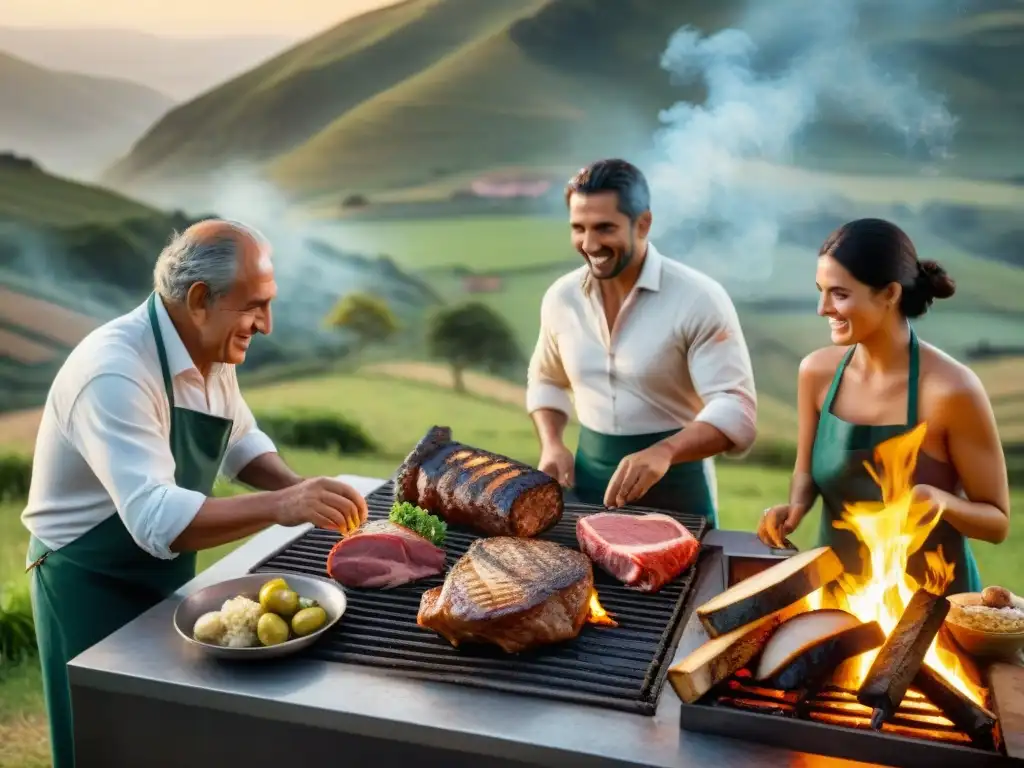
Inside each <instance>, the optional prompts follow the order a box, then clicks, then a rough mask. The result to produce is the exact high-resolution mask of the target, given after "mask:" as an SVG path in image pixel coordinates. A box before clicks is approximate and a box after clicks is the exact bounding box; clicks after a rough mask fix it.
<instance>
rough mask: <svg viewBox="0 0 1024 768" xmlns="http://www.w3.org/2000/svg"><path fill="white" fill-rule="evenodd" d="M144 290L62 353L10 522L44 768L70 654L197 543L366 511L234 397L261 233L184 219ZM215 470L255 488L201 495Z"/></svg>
mask: <svg viewBox="0 0 1024 768" xmlns="http://www.w3.org/2000/svg"><path fill="white" fill-rule="evenodd" d="M154 283H155V291H154V293H153V294H152V295H150V297H149V299H148V300H147V301H146V302H145V303H144V304H142V305H141V306H139V307H137V308H136V309H135V310H133V311H132V312H130V313H129V314H127V315H124V316H122V317H119V318H117V319H115V320H112V321H110V322H109V323H106V324H105V325H103V326H101V327H100V328H98V329H96V330H95V331H93V332H92V333H90V334H89V335H88V336H87V337H86V338H85V339H83V340H82V342H81V343H80V344H79V345H78V346H77V347H76V348H75V349H74V350H73V351H72V352H71V354H70V355H69V356H68V359H67V361H66V362H65V363H64V365H63V366H62V367H61V369H60V371H59V372H58V373H57V376H56V378H55V379H54V382H53V385H52V386H51V388H50V393H49V396H48V397H47V400H46V406H45V409H44V411H43V418H42V423H41V424H40V427H39V434H38V436H37V438H36V450H35V459H34V462H33V467H32V485H31V489H30V491H29V499H28V506H27V508H26V509H25V512H24V514H23V515H22V521H23V522H24V524H25V527H26V528H28V530H29V532H30V533H31V539H30V544H29V554H28V560H29V570H30V572H31V578H32V582H31V587H32V602H33V609H34V612H35V619H36V634H37V637H38V640H39V651H40V656H41V661H42V668H43V684H44V692H45V694H46V703H47V709H48V712H49V717H50V736H51V742H52V748H53V765H54V768H69V766H73V765H74V759H75V756H74V737H73V734H74V731H73V726H72V722H73V721H72V712H71V700H70V693H69V688H68V680H67V662H68V661H69V660H70V659H71V658H73V657H74V656H77V655H78V654H79V653H81V652H82V651H84V650H86V649H87V648H88V647H90V646H92V645H94V644H95V643H97V642H99V641H100V640H102V639H103V638H104V637H106V636H107V635H108V634H110V633H111V632H113V631H114V630H116V629H118V628H119V627H121V626H123V625H124V624H126V623H128V622H129V621H131V620H132V619H134V618H135V617H136V616H138V615H139V614H141V613H142V612H144V611H145V610H147V609H148V608H150V607H151V606H153V605H155V604H156V603H157V602H159V601H160V600H162V599H164V598H166V597H168V596H169V595H171V594H172V593H173V592H174V591H175V590H177V589H178V588H179V587H181V586H182V585H183V584H185V582H187V581H189V580H190V579H191V578H192V577H193V576H194V575H195V569H196V552H197V551H198V550H201V549H208V548H211V547H216V546H219V545H221V544H227V543H229V542H232V541H236V540H238V539H241V538H244V537H246V536H249V535H250V534H253V533H256V532H257V531H260V530H262V529H264V528H266V527H268V526H270V525H272V524H275V523H276V524H280V525H288V526H292V525H298V524H300V523H307V522H308V523H313V524H315V525H317V526H320V527H323V528H331V529H335V530H341V531H348V530H352V529H354V528H355V527H357V526H358V525H360V524H361V523H362V522H363V521H364V520H365V519H366V513H367V510H366V502H365V501H364V499H363V498H362V497H361V496H360V494H359V493H358V492H357V491H356V490H355V489H354V488H352V487H350V486H348V485H346V484H344V483H341V482H338V481H337V480H333V479H331V478H324V477H319V478H312V479H305V480H304V479H303V478H301V477H299V476H298V475H296V474H295V473H294V472H292V471H291V470H290V469H289V468H288V467H287V466H286V465H285V463H284V461H282V459H281V458H280V456H279V455H278V454H277V452H276V450H275V448H274V444H273V443H272V442H271V441H270V439H269V438H268V437H267V436H266V435H264V434H263V433H262V432H260V431H259V429H258V428H257V426H256V422H255V420H254V419H253V415H252V412H251V411H250V410H249V408H248V406H247V405H246V403H245V401H244V400H243V399H242V395H241V393H240V392H239V389H238V380H237V378H236V376H235V366H236V365H238V364H240V363H242V362H244V360H245V355H246V351H247V350H248V348H249V342H250V340H251V339H252V337H253V335H255V334H257V333H270V330H271V313H270V304H271V301H272V300H273V299H274V297H275V295H276V292H277V286H276V284H275V282H274V270H273V267H272V265H271V261H270V246H269V244H268V243H267V241H266V240H265V239H264V238H263V237H262V235H260V234H259V233H258V232H256V231H255V230H253V229H251V228H249V227H246V226H245V225H243V224H239V223H237V222H232V221H222V220H208V221H202V222H199V223H197V224H194V225H192V226H191V227H189V228H188V229H187V230H186V231H185V232H184V233H182V234H180V235H175V236H174V238H173V240H172V242H171V243H170V244H169V245H168V246H167V247H166V248H165V249H164V251H163V252H162V253H161V254H160V256H159V258H158V259H157V264H156V269H155V272H154ZM221 472H222V473H223V474H225V475H226V476H228V477H231V478H234V477H237V478H238V479H239V480H241V481H242V482H244V483H247V484H248V485H251V486H253V487H255V488H257V489H259V490H260V491H263V492H261V493H254V494H249V495H246V496H244V497H236V498H224V499H215V498H211V492H212V490H213V483H214V480H215V479H216V477H217V475H218V474H219V473H221Z"/></svg>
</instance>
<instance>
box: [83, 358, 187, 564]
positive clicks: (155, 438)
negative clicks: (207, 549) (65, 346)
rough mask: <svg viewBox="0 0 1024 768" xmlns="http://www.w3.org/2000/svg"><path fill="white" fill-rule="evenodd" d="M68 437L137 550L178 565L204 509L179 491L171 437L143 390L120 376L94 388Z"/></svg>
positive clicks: (107, 376) (102, 379) (108, 376)
mask: <svg viewBox="0 0 1024 768" xmlns="http://www.w3.org/2000/svg"><path fill="white" fill-rule="evenodd" d="M67 437H68V439H69V441H70V442H71V444H72V445H73V446H74V447H75V449H76V450H77V451H78V452H79V453H80V454H81V455H82V457H83V458H84V459H85V461H86V463H87V464H88V465H89V468H90V469H91V470H92V471H93V473H94V474H95V475H96V477H97V479H98V480H99V481H100V482H101V483H102V484H103V487H104V489H105V490H106V491H107V493H108V494H109V495H110V498H111V500H112V501H113V503H114V506H115V507H116V509H117V514H118V515H119V516H120V517H121V520H122V521H123V522H124V526H125V528H127V529H128V532H129V533H130V534H131V536H132V538H133V539H134V540H135V543H136V544H138V545H139V547H141V548H142V549H143V550H145V551H146V552H148V553H149V554H151V555H153V556H154V557H157V558H160V559H163V560H172V559H174V558H175V557H177V553H175V552H172V551H171V544H172V543H173V542H174V540H175V539H177V538H178V536H180V535H181V533H182V531H184V530H185V529H186V528H187V527H188V526H189V524H190V523H191V522H192V520H193V519H194V518H195V516H196V514H197V513H198V512H199V508H200V507H202V506H203V504H204V503H205V502H206V496H204V495H203V494H201V493H197V492H196V491H190V490H187V489H185V488H181V487H179V486H178V485H177V484H176V483H175V480H174V469H175V462H174V457H173V455H172V454H171V447H170V441H169V439H168V435H167V434H165V432H164V430H163V429H162V426H161V422H160V419H159V416H158V415H157V405H156V404H155V403H154V401H153V397H152V396H151V395H150V394H149V393H147V392H146V390H145V389H144V387H143V386H142V385H141V384H139V383H138V382H136V381H135V380H133V379H132V378H130V377H129V376H125V375H122V374H120V373H104V374H101V375H99V376H96V377H95V378H93V379H92V380H90V381H89V382H88V383H87V384H86V385H85V386H84V387H83V388H82V390H81V391H80V392H79V394H78V396H77V397H76V398H75V401H74V403H73V404H72V407H71V409H70V411H69V416H68V424H67Z"/></svg>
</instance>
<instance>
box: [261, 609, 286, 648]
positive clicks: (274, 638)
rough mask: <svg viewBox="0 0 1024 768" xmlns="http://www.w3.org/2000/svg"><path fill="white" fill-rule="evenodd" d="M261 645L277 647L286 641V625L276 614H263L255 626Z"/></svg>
mask: <svg viewBox="0 0 1024 768" xmlns="http://www.w3.org/2000/svg"><path fill="white" fill-rule="evenodd" d="M256 636H257V637H258V638H259V639H260V644H261V645H278V644H279V643H283V642H284V641H285V640H287V639H288V624H287V623H286V622H285V620H284V619H282V618H281V617H280V616H278V615H277V614H276V613H264V614H263V615H262V616H260V621H259V624H257V625H256Z"/></svg>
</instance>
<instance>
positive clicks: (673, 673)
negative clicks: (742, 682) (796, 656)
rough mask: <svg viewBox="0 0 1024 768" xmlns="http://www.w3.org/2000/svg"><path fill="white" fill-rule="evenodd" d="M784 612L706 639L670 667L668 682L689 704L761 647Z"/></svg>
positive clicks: (741, 666)
mask: <svg viewBox="0 0 1024 768" xmlns="http://www.w3.org/2000/svg"><path fill="white" fill-rule="evenodd" d="M783 615H784V614H776V615H774V616H769V617H768V618H767V619H761V621H757V622H754V623H753V624H750V625H748V626H745V627H740V628H739V629H736V630H733V631H732V632H729V633H728V634H725V635H720V636H718V637H716V638H714V639H711V640H708V641H707V642H706V643H704V644H703V645H701V646H699V647H698V648H697V649H696V650H695V651H693V652H692V653H691V654H690V655H689V656H687V657H686V658H685V659H683V660H682V661H680V662H679V663H678V664H675V665H674V666H672V667H671V668H670V669H669V671H668V681H669V683H670V684H671V685H672V688H673V690H675V692H676V694H677V695H678V696H679V698H680V699H682V700H683V701H684V702H686V703H687V704H692V703H693V702H695V701H697V699H699V698H700V697H701V696H703V695H704V694H705V693H707V692H708V691H710V690H711V689H712V688H714V687H715V686H716V685H718V684H719V683H721V682H722V681H723V680H725V679H727V678H728V677H729V676H730V675H732V674H734V673H735V672H737V671H738V670H740V669H742V668H743V667H745V666H746V665H747V664H748V663H750V660H751V659H753V658H754V657H755V656H756V655H757V654H758V652H759V651H760V650H761V649H762V648H763V647H764V644H765V643H766V642H767V641H768V638H769V637H770V636H771V634H772V632H773V631H774V630H775V628H776V627H778V626H779V624H781V623H782V617H783Z"/></svg>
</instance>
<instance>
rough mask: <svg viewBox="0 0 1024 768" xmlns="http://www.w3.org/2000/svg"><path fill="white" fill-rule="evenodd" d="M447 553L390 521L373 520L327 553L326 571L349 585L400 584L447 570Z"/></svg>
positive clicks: (381, 586) (388, 585) (396, 585)
mask: <svg viewBox="0 0 1024 768" xmlns="http://www.w3.org/2000/svg"><path fill="white" fill-rule="evenodd" d="M444 562H445V552H444V550H443V549H441V548H440V547H437V546H435V545H434V544H433V542H431V541H428V540H427V539H425V538H423V537H422V536H420V535H419V534H418V533H416V532H415V531H410V530H409V529H408V528H405V527H404V526H401V525H398V524H396V523H392V522H390V521H388V520H373V521H371V522H368V523H365V524H364V525H362V526H361V527H360V528H359V530H357V531H356V532H355V533H353V534H350V535H349V536H346V537H345V538H344V539H342V540H341V541H339V542H338V543H337V544H335V545H334V547H333V548H332V549H331V551H330V554H328V555H327V574H328V575H329V576H330V577H331V578H332V579H334V580H335V581H337V582H339V583H341V584H344V585H345V586H346V587H364V588H383V589H389V588H391V587H400V586H402V585H403V584H408V583H409V582H412V581H417V580H419V579H423V578H426V577H428V576H436V575H437V574H439V573H441V572H442V571H443V570H444Z"/></svg>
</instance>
